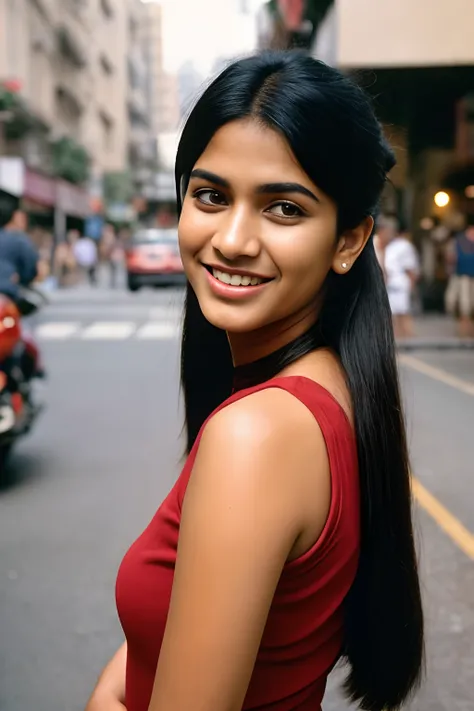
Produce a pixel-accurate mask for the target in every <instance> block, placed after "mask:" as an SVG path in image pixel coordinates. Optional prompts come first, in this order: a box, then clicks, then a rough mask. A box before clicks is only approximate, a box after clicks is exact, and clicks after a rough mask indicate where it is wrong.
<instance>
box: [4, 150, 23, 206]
mask: <svg viewBox="0 0 474 711" xmlns="http://www.w3.org/2000/svg"><path fill="white" fill-rule="evenodd" d="M24 185H25V165H24V163H23V161H22V159H21V158H0V190H4V191H5V192H6V193H9V194H10V195H14V196H15V197H21V196H22V195H23V190H24Z"/></svg>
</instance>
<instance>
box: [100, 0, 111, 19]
mask: <svg viewBox="0 0 474 711" xmlns="http://www.w3.org/2000/svg"><path fill="white" fill-rule="evenodd" d="M100 6H101V8H102V12H103V13H104V15H105V17H107V18H110V17H112V16H113V14H114V6H113V0H100Z"/></svg>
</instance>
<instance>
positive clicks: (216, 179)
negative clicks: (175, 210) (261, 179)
mask: <svg viewBox="0 0 474 711" xmlns="http://www.w3.org/2000/svg"><path fill="white" fill-rule="evenodd" d="M190 177H191V178H201V179H202V180H208V181H209V182H210V183H214V185H220V186H221V187H223V188H230V183H229V181H228V180H226V179H225V178H221V177H220V175H216V174H215V173H211V172H210V171H208V170H202V169H201V168H195V169H194V170H193V171H192V173H191V176H190ZM257 193H258V194H260V195H262V194H276V193H299V194H300V195H306V197H309V198H311V199H312V200H315V201H316V202H318V203H319V202H321V201H320V199H319V198H318V197H317V196H316V195H315V194H314V193H313V192H311V190H308V188H305V187H304V185H300V183H265V185H259V186H258V188H257Z"/></svg>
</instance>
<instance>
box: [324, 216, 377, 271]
mask: <svg viewBox="0 0 474 711" xmlns="http://www.w3.org/2000/svg"><path fill="white" fill-rule="evenodd" d="M373 229H374V218H373V217H372V216H369V217H366V218H365V219H364V220H362V222H361V223H360V225H358V226H357V227H354V228H353V229H351V230H347V231H346V232H344V233H343V234H342V235H341V236H340V238H339V241H338V244H337V248H336V252H335V254H334V258H333V262H332V268H333V271H335V272H336V274H347V272H348V271H349V270H350V269H351V267H352V265H353V264H354V262H355V261H356V259H357V257H358V256H359V254H360V253H361V252H362V250H363V249H364V247H365V245H366V244H367V240H368V239H369V237H370V235H371V234H372V231H373Z"/></svg>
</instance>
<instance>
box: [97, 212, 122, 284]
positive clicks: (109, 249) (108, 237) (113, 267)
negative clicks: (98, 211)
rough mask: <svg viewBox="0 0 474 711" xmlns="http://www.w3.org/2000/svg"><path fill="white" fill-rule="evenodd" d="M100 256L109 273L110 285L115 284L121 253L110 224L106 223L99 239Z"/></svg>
mask: <svg viewBox="0 0 474 711" xmlns="http://www.w3.org/2000/svg"><path fill="white" fill-rule="evenodd" d="M101 256H102V259H103V261H104V262H105V263H106V265H107V268H108V270H109V274H110V286H111V288H115V287H116V286H117V275H118V271H119V268H120V264H121V263H122V258H123V253H122V249H121V246H120V242H119V240H118V238H117V235H116V233H115V229H114V227H113V226H112V225H106V227H105V228H104V233H103V235H102V240H101Z"/></svg>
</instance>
